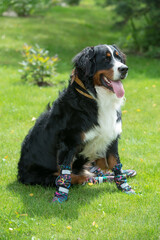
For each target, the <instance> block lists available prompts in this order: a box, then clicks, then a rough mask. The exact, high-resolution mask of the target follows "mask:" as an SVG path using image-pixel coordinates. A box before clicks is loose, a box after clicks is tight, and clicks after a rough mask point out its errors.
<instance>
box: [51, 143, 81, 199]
mask: <svg viewBox="0 0 160 240" xmlns="http://www.w3.org/2000/svg"><path fill="white" fill-rule="evenodd" d="M75 153H76V148H75V149H74V148H72V149H69V147H68V146H67V145H66V144H64V143H63V144H62V143H61V148H60V150H59V151H58V153H57V159H58V165H59V169H60V175H59V176H58V177H57V179H56V187H57V191H56V192H55V196H54V198H53V202H60V203H62V202H64V201H66V200H67V199H68V193H69V188H70V186H71V164H72V161H73V158H74V156H75Z"/></svg>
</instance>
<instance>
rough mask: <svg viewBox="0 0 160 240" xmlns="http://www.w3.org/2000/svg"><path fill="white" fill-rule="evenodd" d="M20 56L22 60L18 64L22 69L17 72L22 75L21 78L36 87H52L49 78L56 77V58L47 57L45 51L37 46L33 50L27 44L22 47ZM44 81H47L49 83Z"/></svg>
mask: <svg viewBox="0 0 160 240" xmlns="http://www.w3.org/2000/svg"><path fill="white" fill-rule="evenodd" d="M22 55H23V57H24V60H23V61H22V62H20V64H21V65H22V66H23V68H22V69H19V72H21V73H22V76H21V78H22V79H24V80H25V81H29V82H33V83H34V84H37V85H38V86H43V85H44V86H49V85H52V83H51V78H53V77H54V76H55V75H56V72H55V66H56V63H57V61H58V57H57V56H54V57H49V56H48V51H47V50H45V49H42V48H40V47H39V46H38V45H36V46H35V47H34V48H33V47H32V46H29V45H27V44H25V45H24V47H23V52H22ZM46 79H49V82H47V81H46Z"/></svg>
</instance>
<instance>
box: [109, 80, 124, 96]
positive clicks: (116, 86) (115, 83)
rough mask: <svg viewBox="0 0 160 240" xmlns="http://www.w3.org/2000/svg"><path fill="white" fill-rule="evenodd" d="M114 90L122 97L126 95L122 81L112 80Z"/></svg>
mask: <svg viewBox="0 0 160 240" xmlns="http://www.w3.org/2000/svg"><path fill="white" fill-rule="evenodd" d="M111 84H112V87H113V90H114V92H115V94H116V96H117V97H118V98H122V97H123V96H124V88H123V84H122V83H121V81H120V80H119V81H111Z"/></svg>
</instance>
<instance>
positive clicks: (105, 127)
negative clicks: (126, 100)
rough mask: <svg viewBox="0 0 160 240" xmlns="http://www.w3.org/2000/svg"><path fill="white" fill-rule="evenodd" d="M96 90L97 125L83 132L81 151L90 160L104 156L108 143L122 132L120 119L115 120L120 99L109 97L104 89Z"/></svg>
mask: <svg viewBox="0 0 160 240" xmlns="http://www.w3.org/2000/svg"><path fill="white" fill-rule="evenodd" d="M98 90H99V91H97V92H98V101H97V103H98V123H99V125H98V126H94V127H93V128H92V129H91V130H89V131H88V132H86V133H85V140H84V149H83V151H82V152H81V154H82V155H84V156H85V157H87V158H88V159H89V160H91V161H93V160H95V159H97V158H101V157H105V155H106V151H107V148H108V147H109V145H110V144H111V143H112V141H113V140H115V139H116V138H117V136H118V135H119V134H121V132H122V125H121V121H117V111H119V110H120V105H121V101H120V100H119V101H118V99H114V98H113V99H112V98H110V95H109V96H108V94H106V90H105V92H104V90H103V89H102V90H101V89H98ZM112 95H113V94H112ZM112 95H111V97H113V96H112Z"/></svg>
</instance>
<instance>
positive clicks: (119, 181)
mask: <svg viewBox="0 0 160 240" xmlns="http://www.w3.org/2000/svg"><path fill="white" fill-rule="evenodd" d="M114 181H115V183H116V185H117V188H118V189H119V190H121V191H122V192H125V193H127V194H135V191H134V190H133V189H132V188H131V186H129V185H128V183H127V179H126V175H117V176H115V178H114Z"/></svg>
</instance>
